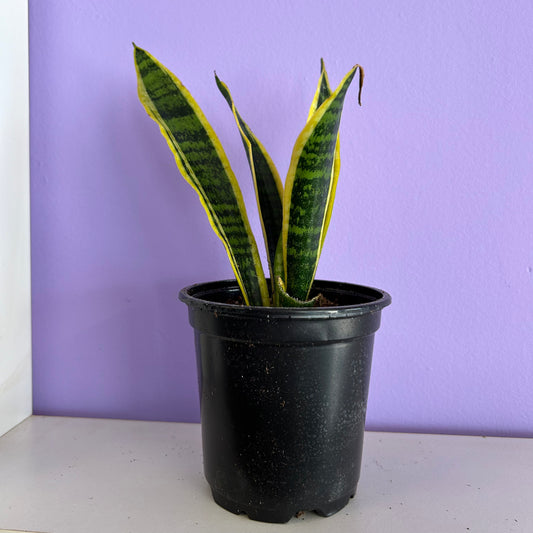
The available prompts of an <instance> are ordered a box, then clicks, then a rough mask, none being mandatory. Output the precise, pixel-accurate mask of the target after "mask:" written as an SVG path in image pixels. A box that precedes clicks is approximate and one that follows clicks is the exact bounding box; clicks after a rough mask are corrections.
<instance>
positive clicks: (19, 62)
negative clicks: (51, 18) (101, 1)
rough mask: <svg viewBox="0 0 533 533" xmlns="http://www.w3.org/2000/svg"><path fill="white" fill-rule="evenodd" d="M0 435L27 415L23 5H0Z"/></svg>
mask: <svg viewBox="0 0 533 533" xmlns="http://www.w3.org/2000/svg"><path fill="white" fill-rule="evenodd" d="M0 10H1V15H0V65H2V83H0V435H2V434H3V433H5V432H6V431H8V430H9V429H11V428H12V427H13V426H15V425H16V424H18V423H19V422H20V421H21V420H24V418H26V417H27V416H29V415H30V414H31V410H32V398H31V311H30V309H31V308H30V305H31V304H30V298H31V291H30V200H29V185H30V174H29V94H28V5H27V1H26V0H2V2H1V4H0Z"/></svg>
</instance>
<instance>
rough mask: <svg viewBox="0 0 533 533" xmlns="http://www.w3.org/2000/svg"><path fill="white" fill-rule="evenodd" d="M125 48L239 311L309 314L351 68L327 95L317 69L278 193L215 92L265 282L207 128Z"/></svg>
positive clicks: (253, 142) (184, 95) (159, 73)
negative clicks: (254, 219) (249, 208)
mask: <svg viewBox="0 0 533 533" xmlns="http://www.w3.org/2000/svg"><path fill="white" fill-rule="evenodd" d="M133 47H134V59H135V67H136V71H137V87H138V93H139V98H140V100H141V102H142V104H143V106H144V107H145V109H146V111H147V112H148V115H149V116H150V117H151V118H152V119H154V120H155V121H156V122H157V124H158V125H159V127H160V130H161V133H162V134H163V137H164V138H165V139H166V141H167V143H168V145H169V147H170V150H171V151H172V153H173V155H174V158H175V160H176V164H177V166H178V168H179V170H180V172H181V174H182V175H183V177H184V178H185V179H186V180H187V182H188V183H189V184H190V185H191V186H192V187H193V188H194V189H195V191H196V192H197V193H198V196H199V198H200V202H201V204H202V205H203V207H204V209H205V211H206V213H207V216H208V218H209V222H210V223H211V226H212V228H213V230H214V231H215V233H216V234H217V235H218V237H219V238H220V239H221V241H222V243H223V244H224V246H225V248H226V252H227V254H228V257H229V260H230V262H231V266H232V268H233V271H234V273H235V277H236V279H237V282H238V284H239V287H240V289H241V292H242V297H243V300H244V303H245V304H246V305H253V306H272V305H273V306H311V305H315V304H316V301H317V298H316V297H315V298H312V299H310V292H311V287H312V284H313V280H314V277H315V272H316V268H317V264H318V260H319V257H320V253H321V250H322V246H323V244H324V239H325V236H326V232H327V229H328V225H329V221H330V218H331V212H332V208H333V200H334V198H335V189H336V186H337V179H338V177H339V169H340V157H339V134H338V131H339V123H340V118H341V113H342V108H343V104H344V98H345V95H346V92H347V90H348V87H349V86H350V83H351V82H352V80H353V78H354V77H355V75H356V73H357V71H359V104H360V103H361V89H362V86H363V69H362V68H361V67H360V66H359V65H355V66H354V67H353V68H352V69H351V70H350V71H349V72H348V73H347V74H346V76H345V77H344V78H343V80H342V81H341V83H340V84H339V86H338V87H337V88H336V89H335V90H334V91H332V90H331V87H330V85H329V81H328V76H327V73H326V69H325V67H324V62H323V61H321V70H320V78H319V82H318V87H317V89H316V92H315V96H314V99H313V102H312V104H311V108H310V110H309V114H308V117H307V123H306V125H305V127H304V128H303V130H302V132H301V133H300V135H299V136H298V138H297V139H296V143H295V145H294V149H293V152H292V157H291V161H290V165H289V170H288V173H287V177H286V179H285V186H283V185H282V183H281V179H280V177H279V174H278V171H277V170H276V167H275V166H274V163H273V162H272V159H271V158H270V156H269V155H268V153H267V152H266V150H265V148H264V147H263V145H262V144H261V143H260V142H259V140H258V139H257V138H256V137H255V135H254V134H253V133H252V131H251V129H250V128H249V126H248V125H247V124H246V122H244V120H243V119H242V117H241V115H240V113H239V112H238V111H237V108H236V107H235V103H234V101H233V98H232V96H231V94H230V92H229V90H228V88H227V86H226V85H225V84H224V83H223V82H222V81H221V80H220V79H219V78H218V76H217V75H216V74H215V81H216V84H217V86H218V88H219V90H220V92H221V93H222V95H223V96H224V98H225V100H226V101H227V103H228V105H229V107H230V109H231V112H232V113H233V117H234V118H235V121H236V123H237V127H238V129H239V132H240V135H241V138H242V142H243V144H244V148H245V151H246V156H247V158H248V163H249V165H250V170H251V173H252V177H253V180H254V186H255V192H256V198H257V205H258V209H259V214H260V219H261V225H262V229H263V237H264V240H265V248H266V254H267V259H268V267H269V273H270V280H271V281H270V286H269V285H268V283H267V280H266V278H265V274H264V271H263V267H262V265H261V260H260V257H259V252H258V248H257V244H256V241H255V238H254V236H253V234H252V231H251V228H250V224H249V221H248V217H247V214H246V209H245V206H244V202H243V198H242V194H241V191H240V188H239V185H238V183H237V179H236V178H235V175H234V173H233V171H232V170H231V167H230V164H229V161H228V158H227V156H226V154H225V152H224V149H223V148H222V145H221V144H220V141H219V140H218V137H217V136H216V134H215V132H214V131H213V128H212V127H211V125H210V124H209V122H208V121H207V119H206V118H205V116H204V114H203V112H202V110H201V109H200V107H199V106H198V104H197V103H196V102H195V100H194V99H193V97H192V96H191V94H190V93H189V91H188V90H187V89H186V88H185V87H184V86H183V84H182V83H181V81H180V80H179V79H178V78H177V77H176V76H175V75H174V74H173V73H172V72H170V71H169V70H168V69H167V68H165V67H164V66H163V65H162V64H161V63H160V62H159V61H158V60H157V59H155V58H154V57H153V56H152V55H150V54H149V53H148V52H146V51H145V50H143V49H141V48H139V47H137V46H136V45H135V44H134V45H133Z"/></svg>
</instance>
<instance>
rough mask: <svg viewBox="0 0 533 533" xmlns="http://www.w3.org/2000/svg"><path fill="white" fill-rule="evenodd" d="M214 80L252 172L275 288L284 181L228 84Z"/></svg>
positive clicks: (217, 78) (271, 276)
mask: <svg viewBox="0 0 533 533" xmlns="http://www.w3.org/2000/svg"><path fill="white" fill-rule="evenodd" d="M215 80H216V83H217V86H218V88H219V90H220V92H221V93H222V95H223V96H224V98H225V99H226V102H227V103H228V105H229V107H230V108H231V110H232V112H233V116H234V117H235V121H236V122H237V126H238V128H239V132H240V134H241V138H242V142H243V145H244V149H245V151H246V157H247V158H248V164H249V165H250V170H251V172H252V177H253V180H254V188H255V195H256V199H257V207H258V210H259V218H260V220H261V227H262V229H263V237H264V240H265V248H266V251H267V258H268V266H269V270H270V279H271V280H272V287H273V288H274V260H275V256H276V246H277V244H278V241H279V238H280V235H281V226H282V219H283V206H282V198H283V185H282V183H281V179H280V177H279V173H278V171H277V169H276V167H275V165H274V163H273V162H272V159H271V158H270V156H269V155H268V153H267V151H266V150H265V148H264V146H263V145H262V144H261V143H260V142H259V140H258V139H257V138H256V136H255V135H254V134H253V133H252V130H251V129H250V128H249V126H248V125H247V124H246V122H244V120H243V119H242V117H241V115H240V113H239V112H238V111H237V108H236V107H235V103H234V101H233V98H232V97H231V93H230V91H229V89H228V87H227V86H226V85H225V84H224V83H223V82H222V81H221V80H220V79H219V77H218V76H217V75H216V74H215Z"/></svg>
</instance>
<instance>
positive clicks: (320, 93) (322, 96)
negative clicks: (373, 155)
mask: <svg viewBox="0 0 533 533" xmlns="http://www.w3.org/2000/svg"><path fill="white" fill-rule="evenodd" d="M361 76H363V70H362V69H361ZM331 92H332V91H331V87H330V85H329V79H328V74H327V72H326V66H325V64H324V60H323V59H320V79H319V80H318V87H317V89H316V92H315V96H314V98H313V103H312V104H311V109H309V115H308V117H307V121H309V119H310V118H311V117H312V116H313V114H314V113H315V111H316V110H317V109H318V108H319V107H320V106H321V105H322V104H323V103H324V101H325V100H327V99H328V98H329V97H330V96H331ZM340 154H341V152H340V139H339V134H338V133H337V143H336V145H335V159H334V160H333V177H332V181H331V193H330V195H329V197H328V205H327V207H326V220H325V221H324V231H323V232H322V239H321V240H320V250H319V251H318V256H319V257H320V254H321V252H322V247H323V246H324V241H325V239H326V234H327V232H328V228H329V222H330V220H331V213H332V212H333V204H334V202H335V194H336V191H337V182H338V181H339V173H340V170H341V155H340Z"/></svg>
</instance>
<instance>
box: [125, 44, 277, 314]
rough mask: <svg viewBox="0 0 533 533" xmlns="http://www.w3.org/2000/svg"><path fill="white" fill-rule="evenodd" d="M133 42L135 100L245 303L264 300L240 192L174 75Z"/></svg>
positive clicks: (224, 158) (197, 110) (204, 122)
mask: <svg viewBox="0 0 533 533" xmlns="http://www.w3.org/2000/svg"><path fill="white" fill-rule="evenodd" d="M133 46H134V59H135V67H136V71H137V88H138V93H139V99H140V100H141V102H142V104H143V106H144V107H145V109H146V111H147V113H148V115H149V116H150V117H151V118H152V119H153V120H155V121H156V122H157V124H158V125H159V127H160V130H161V133H162V134H163V136H164V138H165V139H166V141H167V143H168V146H169V147H170V150H171V151H172V153H173V155H174V158H175V160H176V164H177V166H178V168H179V170H180V172H181V174H182V175H183V177H184V178H185V180H186V181H187V182H188V183H189V184H190V185H191V186H192V187H193V188H194V189H195V191H196V192H197V193H198V196H199V198H200V202H201V203H202V205H203V207H204V208H205V211H206V213H207V216H208V219H209V222H210V223H211V226H212V228H213V230H214V231H215V233H216V234H217V235H218V236H219V238H220V239H221V240H222V242H223V244H224V247H225V248H226V252H227V254H228V257H229V259H230V262H231V266H232V267H233V271H234V273H235V276H236V278H237V281H238V283H239V286H240V288H241V291H242V295H243V298H244V301H245V303H246V304H248V305H269V302H270V299H269V294H268V286H267V283H266V280H265V276H264V273H263V268H262V266H261V260H260V258H259V252H258V249H257V245H256V242H255V239H254V236H253V234H252V231H251V228H250V224H249V222H248V217H247V215H246V210H245V207H244V202H243V199H242V194H241V191H240V189H239V186H238V183H237V180H236V178H235V175H234V174H233V171H232V170H231V167H230V164H229V161H228V158H227V156H226V154H225V153H224V150H223V148H222V146H221V144H220V141H219V140H218V138H217V136H216V134H215V132H214V131H213V128H212V127H211V125H210V124H209V123H208V121H207V119H206V118H205V116H204V114H203V112H202V111H201V109H200V107H199V106H198V104H197V103H196V102H195V101H194V99H193V98H192V96H191V95H190V93H189V91H188V90H187V89H186V88H185V87H184V86H183V84H182V83H181V82H180V80H178V78H177V77H176V76H175V75H174V74H172V73H171V72H170V71H169V70H168V69H166V68H165V67H164V66H163V65H162V64H161V63H159V61H157V59H155V58H154V57H153V56H151V55H150V54H149V53H148V52H146V51H145V50H143V49H141V48H139V47H137V46H135V44H134V45H133Z"/></svg>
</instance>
